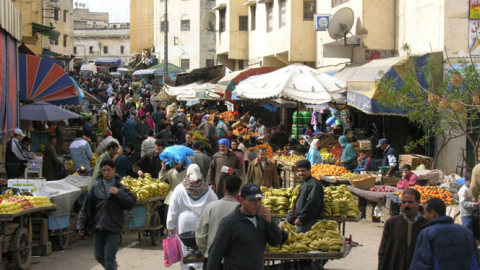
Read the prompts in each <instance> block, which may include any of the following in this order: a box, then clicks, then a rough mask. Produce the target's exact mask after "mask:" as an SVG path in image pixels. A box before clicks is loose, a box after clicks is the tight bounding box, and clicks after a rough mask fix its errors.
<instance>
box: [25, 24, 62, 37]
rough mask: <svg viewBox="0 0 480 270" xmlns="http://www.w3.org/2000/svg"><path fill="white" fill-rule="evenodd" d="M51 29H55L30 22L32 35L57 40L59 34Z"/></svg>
mask: <svg viewBox="0 0 480 270" xmlns="http://www.w3.org/2000/svg"><path fill="white" fill-rule="evenodd" d="M53 29H55V27H51V26H46V25H43V24H39V23H34V22H32V32H33V34H36V33H39V34H41V35H44V36H46V37H49V38H50V39H51V40H58V38H59V37H60V32H58V31H55V30H53Z"/></svg>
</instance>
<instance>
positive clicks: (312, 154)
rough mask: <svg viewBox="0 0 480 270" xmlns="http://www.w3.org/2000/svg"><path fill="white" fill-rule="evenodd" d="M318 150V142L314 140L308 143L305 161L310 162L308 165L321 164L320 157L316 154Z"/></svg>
mask: <svg viewBox="0 0 480 270" xmlns="http://www.w3.org/2000/svg"><path fill="white" fill-rule="evenodd" d="M319 148H320V140H319V139H315V140H313V141H312V142H311V143H310V149H309V150H308V154H307V160H308V161H310V165H312V166H313V164H321V163H322V162H323V160H322V155H320V153H319V152H318V149H319Z"/></svg>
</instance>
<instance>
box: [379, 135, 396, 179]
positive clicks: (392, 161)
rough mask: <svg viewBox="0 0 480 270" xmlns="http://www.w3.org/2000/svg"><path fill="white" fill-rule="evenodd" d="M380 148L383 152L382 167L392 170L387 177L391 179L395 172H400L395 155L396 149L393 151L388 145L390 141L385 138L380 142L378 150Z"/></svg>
mask: <svg viewBox="0 0 480 270" xmlns="http://www.w3.org/2000/svg"><path fill="white" fill-rule="evenodd" d="M378 147H379V148H380V149H382V151H383V159H382V166H390V169H389V170H388V172H387V174H386V175H385V176H387V177H389V176H390V175H392V173H393V172H396V171H398V161H397V160H398V158H397V154H396V153H395V149H393V147H392V146H391V145H390V144H389V143H388V140H387V139H385V138H383V139H380V141H378V145H377V148H378Z"/></svg>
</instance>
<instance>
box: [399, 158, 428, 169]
mask: <svg viewBox="0 0 480 270" xmlns="http://www.w3.org/2000/svg"><path fill="white" fill-rule="evenodd" d="M399 160H400V164H399V165H400V166H403V165H404V164H408V165H410V166H411V167H412V170H415V169H416V168H417V167H418V166H420V165H422V164H423V165H424V166H425V169H427V170H430V169H432V163H433V158H431V157H427V156H422V155H400V156H399Z"/></svg>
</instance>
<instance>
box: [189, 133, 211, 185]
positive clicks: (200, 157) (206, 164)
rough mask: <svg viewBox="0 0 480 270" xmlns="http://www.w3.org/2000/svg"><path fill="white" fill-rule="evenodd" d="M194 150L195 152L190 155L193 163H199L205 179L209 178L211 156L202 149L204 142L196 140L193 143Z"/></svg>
mask: <svg viewBox="0 0 480 270" xmlns="http://www.w3.org/2000/svg"><path fill="white" fill-rule="evenodd" d="M192 147H193V150H194V151H195V154H193V156H191V157H189V158H190V160H191V161H192V163H193V164H197V165H198V167H200V171H201V172H202V176H203V179H204V180H206V179H207V174H208V169H209V168H210V157H209V156H207V155H205V154H204V153H202V152H201V151H200V148H201V147H202V143H201V142H199V141H195V142H193V144H192Z"/></svg>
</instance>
